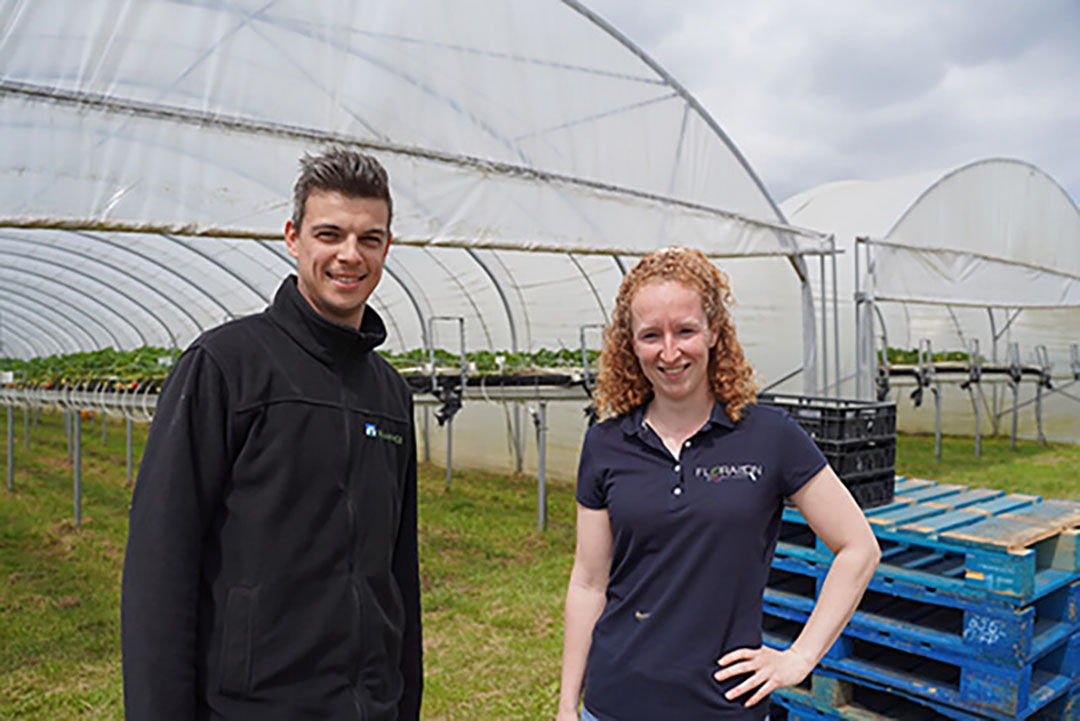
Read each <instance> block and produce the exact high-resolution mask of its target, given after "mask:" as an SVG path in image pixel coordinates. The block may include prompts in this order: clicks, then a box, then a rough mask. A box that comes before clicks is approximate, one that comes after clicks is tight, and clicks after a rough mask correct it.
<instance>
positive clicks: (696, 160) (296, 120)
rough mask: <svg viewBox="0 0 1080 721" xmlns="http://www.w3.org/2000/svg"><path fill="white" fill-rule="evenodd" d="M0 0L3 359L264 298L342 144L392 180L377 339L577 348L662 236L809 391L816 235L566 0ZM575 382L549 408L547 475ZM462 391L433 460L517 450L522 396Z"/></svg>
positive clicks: (492, 460) (750, 343) (185, 335)
mask: <svg viewBox="0 0 1080 721" xmlns="http://www.w3.org/2000/svg"><path fill="white" fill-rule="evenodd" d="M4 16H5V17H6V18H8V21H7V22H6V24H5V26H4V30H3V36H2V39H0V62H2V67H3V68H4V71H3V79H2V81H0V114H2V117H0V122H2V123H3V125H4V126H5V127H6V128H7V130H6V137H7V138H8V142H6V143H5V144H4V148H3V150H0V153H2V158H0V167H2V168H3V175H2V176H0V182H2V183H3V184H4V190H5V192H4V197H5V203H4V210H3V212H2V213H0V241H2V244H0V253H2V254H3V256H4V263H3V265H2V268H3V269H2V270H0V283H2V286H0V318H2V321H0V344H2V345H0V347H2V349H3V350H2V351H0V356H10V357H16V358H30V357H40V356H48V355H52V354H57V353H70V352H73V351H86V350H94V349H100V348H106V347H114V348H123V349H128V348H135V347H140V346H154V347H162V348H166V349H169V348H183V347H184V346H186V344H188V343H189V342H190V341H191V340H192V339H193V338H195V337H196V336H197V335H198V334H199V333H200V332H202V331H204V330H206V329H208V328H210V327H213V326H215V325H217V324H219V323H221V322H222V321H224V320H227V319H229V318H233V317H237V316H241V315H245V314H249V313H253V312H257V311H259V310H261V309H262V308H263V307H265V305H266V304H267V303H268V301H269V299H270V297H271V295H272V294H273V292H274V289H275V288H276V287H277V285H278V283H279V282H280V280H281V278H282V277H283V276H284V275H285V274H287V273H289V272H291V270H292V268H293V261H292V259H291V258H290V257H289V256H288V254H287V252H286V250H285V247H284V243H283V242H281V240H280V239H281V237H282V230H281V229H282V225H283V223H284V220H285V219H286V218H287V217H288V215H289V213H290V211H291V200H290V189H291V184H292V181H293V179H294V178H295V174H296V172H297V160H298V158H299V157H300V156H301V155H302V154H303V153H305V152H308V151H314V150H319V149H321V148H324V147H327V146H330V145H345V146H350V147H356V148H361V149H364V150H366V151H369V152H371V153H373V154H375V155H376V156H377V157H379V158H380V160H381V161H382V162H383V163H384V164H385V165H386V167H387V169H388V171H389V173H390V177H391V185H392V190H393V192H394V194H395V195H394V197H395V207H394V218H393V231H394V248H393V250H392V251H391V253H390V257H389V261H388V263H387V266H386V276H385V277H384V280H383V282H382V283H381V285H380V287H379V288H378V290H377V292H376V296H375V297H374V299H373V304H374V307H375V308H376V309H378V311H379V312H380V313H381V314H382V315H383V317H384V318H386V319H387V324H388V326H389V339H388V342H387V345H386V350H388V351H391V352H398V353H402V352H405V351H410V350H413V351H415V350H416V349H422V350H423V351H424V352H428V351H431V350H434V349H441V350H445V351H447V352H449V353H451V354H460V353H461V352H462V350H464V351H466V352H479V351H484V352H489V353H492V354H495V355H501V356H503V358H504V359H509V360H504V363H509V364H510V365H511V366H512V365H513V364H514V362H515V359H516V358H517V356H518V354H522V353H528V352H535V351H539V350H541V349H548V350H553V351H578V350H579V349H580V348H581V347H582V346H583V345H584V346H587V347H588V348H591V349H596V348H598V347H599V330H600V328H601V327H602V325H603V324H604V323H605V322H606V319H607V310H608V308H609V307H610V304H611V302H612V299H613V297H614V295H615V290H616V289H617V287H618V283H619V282H620V280H621V278H622V275H623V273H624V272H625V271H626V270H627V268H628V267H629V266H630V265H632V264H633V263H634V262H635V257H636V256H640V255H641V254H643V253H646V252H648V251H650V250H653V249H656V248H659V247H664V246H667V245H670V244H673V243H677V244H684V245H689V246H695V247H700V248H703V249H705V250H706V251H707V252H708V254H709V255H710V256H712V257H714V258H715V259H716V260H717V262H718V263H720V264H721V265H722V266H723V267H724V269H725V270H727V271H728V272H729V273H730V275H731V277H732V280H733V285H734V288H735V293H736V297H737V300H738V303H739V305H738V310H737V320H738V322H739V332H740V335H741V337H742V339H743V342H744V345H745V346H746V348H747V350H748V353H749V355H750V359H751V361H752V362H753V363H754V365H755V367H756V368H757V369H758V371H759V372H760V374H761V377H762V380H763V383H764V384H772V383H775V382H776V381H786V382H787V384H786V386H783V387H785V388H792V389H796V390H804V389H805V390H813V389H815V388H816V384H817V382H818V381H817V365H816V359H817V357H818V355H819V352H820V351H819V349H818V347H817V346H818V345H819V344H820V338H819V336H820V334H819V333H817V332H816V331H817V329H816V328H815V319H816V315H815V314H814V312H813V307H812V300H811V298H810V295H809V285H808V277H809V274H810V273H809V270H812V269H814V268H816V267H817V265H818V263H817V262H816V258H820V257H821V254H823V253H827V252H829V245H828V243H827V239H826V237H825V235H824V234H822V233H818V232H814V231H808V230H804V229H799V228H796V227H793V226H791V225H789V224H788V223H786V222H785V220H784V218H783V215H782V214H781V213H780V211H779V209H778V208H777V207H776V206H775V205H774V203H773V202H772V200H771V199H770V198H769V196H768V194H767V193H766V192H765V190H764V188H763V186H762V184H761V182H760V180H759V179H758V178H757V177H756V175H755V174H754V172H753V170H752V169H751V168H750V166H749V165H748V164H747V162H746V161H745V159H744V158H743V157H742V155H741V154H740V153H739V151H738V149H737V148H736V147H735V145H734V144H733V143H732V142H731V140H730V139H729V138H728V137H727V136H726V135H725V134H724V133H723V131H722V130H721V129H720V128H719V126H718V125H717V124H716V122H715V121H714V120H712V118H710V117H709V116H708V115H707V114H706V113H705V112H704V111H703V109H702V108H701V107H700V106H699V105H698V104H697V103H696V102H695V101H694V99H693V98H692V97H690V96H689V94H688V93H687V92H686V91H685V90H684V89H683V87H682V86H681V85H680V84H679V83H678V82H677V81H676V80H675V79H674V78H672V77H671V76H670V75H668V74H667V73H666V72H665V71H664V70H663V69H662V68H660V67H659V66H657V65H656V64H655V63H654V62H652V61H651V60H650V59H648V58H647V57H646V56H645V55H644V54H643V53H642V52H641V51H639V50H638V49H637V48H636V47H635V46H634V45H633V44H632V43H631V42H630V41H629V40H627V39H626V38H625V37H623V36H622V35H620V34H619V33H618V31H616V30H615V29H614V28H612V27H610V26H609V25H607V24H606V23H605V22H604V21H603V20H602V19H600V18H599V17H597V16H596V15H594V14H593V13H591V12H590V11H589V10H587V9H586V8H585V7H583V6H581V5H580V4H579V3H577V2H572V1H566V2H548V3H529V4H516V5H514V6H513V10H512V12H511V10H510V6H508V5H505V4H500V3H494V2H469V3H466V4H464V5H461V4H455V5H454V6H453V8H451V7H450V5H448V4H447V3H443V2H416V3H411V4H410V5H409V11H408V12H405V11H403V10H399V9H398V5H397V4H395V3H382V4H380V5H379V6H378V7H377V8H373V7H372V6H370V5H367V4H366V5H364V6H362V7H361V6H352V5H347V6H337V7H334V8H333V9H331V8H330V7H329V6H327V7H326V8H325V9H323V10H320V11H317V12H313V11H312V10H311V7H310V6H309V5H308V4H306V3H299V2H284V1H282V2H274V3H270V4H268V5H266V6H256V5H253V4H246V3H241V4H228V5H221V4H218V3H202V2H165V1H160V2H150V3H136V4H131V3H122V2H106V1H104V0H103V1H101V2H92V3H81V4H79V5H78V6H77V7H72V6H70V5H69V4H67V3H51V2H8V3H6V7H5V13H4ZM480 17H482V18H483V21H482V22H478V21H477V18H480ZM574 397H575V398H580V401H576V402H574V403H569V404H564V406H565V407H563V408H561V409H560V408H558V407H553V408H552V412H553V414H554V417H553V421H552V423H551V426H552V428H553V429H557V430H554V431H553V432H554V436H553V437H552V439H551V442H552V446H553V448H556V449H557V448H559V447H560V446H561V447H565V449H566V451H567V454H568V455H567V456H566V457H565V458H561V457H560V456H558V455H556V457H555V458H554V459H553V461H554V462H555V463H556V465H557V467H558V469H559V472H560V473H561V474H563V475H566V476H569V475H570V474H572V472H573V464H574V463H575V462H576V461H575V460H574V459H572V458H571V456H572V455H574V454H576V446H577V444H578V443H579V442H580V436H581V433H582V432H583V430H584V427H585V426H584V415H583V414H582V409H583V407H584V405H585V404H586V403H587V395H586V394H585V393H584V390H583V389H581V388H579V390H578V392H577V393H576V394H575V395H574ZM484 398H485V399H487V400H492V399H491V394H490V393H486V394H484ZM466 405H467V407H466V409H465V410H464V411H463V413H462V415H461V416H460V418H461V422H460V423H457V424H456V425H457V426H458V428H459V429H461V432H462V433H463V434H464V435H463V436H462V438H460V439H459V443H458V446H457V449H456V451H455V455H456V456H458V457H459V458H461V459H462V461H463V462H465V463H472V464H479V465H492V464H494V465H495V466H496V467H507V465H508V464H509V465H510V466H511V467H514V468H518V469H520V468H522V464H523V462H526V461H527V459H524V458H523V453H524V452H525V451H524V445H525V444H523V442H522V440H521V439H522V436H523V433H524V431H523V429H522V428H523V427H522V417H523V413H524V411H523V410H522V409H521V406H520V404H512V405H513V407H512V408H510V407H508V406H506V404H504V403H500V402H496V401H492V403H482V404H466ZM485 406H486V407H485ZM534 406H535V403H534ZM560 414H561V415H560ZM471 416H476V417H475V418H472V417H471ZM493 424H494V426H493ZM493 427H494V429H495V430H494V432H495V433H496V434H504V433H505V435H506V438H507V443H506V444H505V447H500V448H498V449H497V452H496V453H495V454H494V455H492V453H493V448H492V444H491V443H490V440H491V437H492V436H491V433H492V432H493V431H492V428H493ZM467 429H472V430H471V432H470V431H469V430H467ZM470 438H473V439H475V441H471V440H470ZM440 442H441V441H440V440H439V439H438V438H435V439H433V440H432V443H433V444H434V445H438V444H439V443H440ZM473 443H475V446H473ZM534 450H535V449H534ZM431 452H440V453H441V448H436V449H434V451H431ZM470 454H476V456H475V457H473V458H472V460H470ZM560 458H561V460H559V459H560ZM527 462H529V463H532V462H534V461H527Z"/></svg>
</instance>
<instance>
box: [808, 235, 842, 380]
mask: <svg viewBox="0 0 1080 721" xmlns="http://www.w3.org/2000/svg"><path fill="white" fill-rule="evenodd" d="M818 266H819V267H820V268H821V295H820V297H821V395H823V396H826V397H827V396H828V395H829V319H828V317H827V316H826V310H827V308H828V305H829V304H828V303H826V302H825V256H824V255H819V256H818ZM811 297H812V296H811ZM837 378H839V376H837Z"/></svg>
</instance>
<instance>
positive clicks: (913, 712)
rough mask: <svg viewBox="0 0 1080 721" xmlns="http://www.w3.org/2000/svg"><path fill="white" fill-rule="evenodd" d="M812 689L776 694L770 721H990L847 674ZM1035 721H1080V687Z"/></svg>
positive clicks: (815, 680) (822, 679)
mask: <svg viewBox="0 0 1080 721" xmlns="http://www.w3.org/2000/svg"><path fill="white" fill-rule="evenodd" d="M811 680H812V681H811V684H810V686H811V688H806V684H803V685H802V686H799V687H794V688H785V689H780V690H778V691H774V692H773V693H772V694H771V696H770V701H771V709H770V712H769V721H832V720H833V719H840V720H842V721H952V720H956V721H984V720H985V719H986V717H985V716H982V715H979V714H972V713H969V712H966V711H963V710H961V709H957V708H952V707H950V706H945V705H943V704H937V703H933V702H928V701H927V700H926V699H916V698H911V697H909V696H906V695H903V694H898V693H895V692H892V690H891V689H884V688H882V687H880V686H878V685H877V684H865V683H862V682H860V681H859V680H858V679H852V678H849V677H846V676H843V675H842V674H840V675H837V676H831V675H826V674H825V673H814V674H813V675H812V676H811ZM1029 721H1080V685H1073V686H1072V687H1071V688H1070V689H1069V690H1068V691H1067V692H1066V693H1064V694H1062V696H1061V697H1060V698H1058V699H1056V700H1054V701H1053V702H1051V703H1049V704H1047V705H1046V706H1045V707H1043V708H1042V709H1040V710H1039V711H1037V712H1036V713H1035V714H1034V715H1033V716H1030V717H1029Z"/></svg>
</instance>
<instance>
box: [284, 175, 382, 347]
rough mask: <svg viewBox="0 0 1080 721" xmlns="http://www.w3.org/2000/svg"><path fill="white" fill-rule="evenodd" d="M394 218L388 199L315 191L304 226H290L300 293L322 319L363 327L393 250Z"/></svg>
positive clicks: (306, 208)
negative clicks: (388, 205) (366, 306)
mask: <svg viewBox="0 0 1080 721" xmlns="http://www.w3.org/2000/svg"><path fill="white" fill-rule="evenodd" d="M389 220H390V209H389V208H388V207H387V205H386V201H385V200H381V199H379V198H353V197H349V196H347V195H342V194H341V193H338V192H335V191H323V190H316V191H314V192H312V193H311V195H309V196H308V198H307V201H306V202H305V203H304V219H303V221H302V224H301V225H302V227H300V228H297V227H296V225H295V224H294V223H293V221H292V220H291V219H290V220H289V221H287V222H286V223H285V244H286V246H287V247H288V248H289V254H290V255H291V256H292V257H294V258H296V266H297V268H296V269H297V276H298V281H297V285H298V286H299V289H300V294H301V295H303V296H304V298H306V299H307V301H308V302H309V303H311V306H312V307H313V308H314V309H315V310H316V311H318V312H319V313H320V314H321V315H323V316H324V317H326V318H329V319H330V320H332V321H336V322H338V323H341V324H342V325H347V326H350V327H353V328H358V327H360V320H361V319H362V318H363V317H364V307H365V305H366V304H367V299H368V296H370V295H371V291H373V290H375V286H376V285H378V284H379V278H381V277H382V269H383V262H384V261H385V260H386V252H387V251H388V250H389V249H390V230H389V227H388V226H389Z"/></svg>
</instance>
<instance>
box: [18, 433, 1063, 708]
mask: <svg viewBox="0 0 1080 721" xmlns="http://www.w3.org/2000/svg"><path fill="white" fill-rule="evenodd" d="M17 418H18V416H17ZM16 428H17V430H19V431H21V423H17V426H16ZM83 432H84V441H83V519H82V520H83V523H82V526H81V527H78V528H77V527H75V526H74V524H73V523H72V521H71V519H72V481H71V467H70V465H69V464H68V463H67V457H66V456H67V449H66V442H65V438H64V432H63V427H62V424H61V420H60V417H59V416H57V415H49V414H43V415H42V416H41V418H40V421H39V425H38V428H37V430H36V431H35V432H34V433H33V434H32V438H31V441H32V442H31V447H30V450H29V451H25V450H23V449H22V443H21V441H22V438H21V433H20V434H17V436H16V439H17V442H16V453H15V462H16V469H17V470H16V477H15V492H14V493H8V492H6V491H4V490H0V719H14V718H18V719H41V720H43V721H44V720H46V719H47V720H48V721H59V720H62V719H76V718H78V719H120V718H122V702H121V683H120V656H119V632H120V629H119V613H118V609H119V602H120V592H119V581H120V569H121V564H122V560H123V549H124V543H125V537H126V532H127V528H126V527H127V504H128V498H129V493H130V489H128V488H126V487H125V482H124V436H123V426H122V425H119V424H115V425H110V427H109V436H108V443H107V444H106V445H104V446H103V445H102V443H101V429H100V423H91V424H84V430H83ZM136 434H137V435H136V445H137V448H141V444H142V440H143V436H144V434H145V427H140V426H136ZM983 448H984V455H983V457H982V458H981V459H976V458H975V457H974V455H973V454H972V441H971V440H970V439H962V438H947V439H945V445H944V451H943V460H942V462H941V463H940V464H935V463H934V461H933V438H932V437H924V436H902V437H901V438H900V440H899V451H898V463H897V466H898V471H899V472H901V473H907V474H909V475H913V476H919V477H924V478H934V479H937V480H941V481H954V482H963V483H967V484H971V485H976V486H986V487H999V488H1005V489H1008V490H1010V491H1023V492H1027V493H1035V494H1040V495H1044V496H1050V497H1070V498H1080V482H1078V479H1080V447H1077V446H1069V445H1051V446H1049V447H1042V446H1039V445H1037V444H1034V443H1031V442H1022V443H1021V444H1020V447H1019V449H1018V450H1017V451H1015V452H1014V451H1011V450H1010V449H1009V448H1008V440H1007V439H986V440H985V442H984V446H983ZM4 452H5V448H4V446H3V445H2V444H0V459H2V460H0V469H2V468H5V467H6V466H5V465H4V464H5V463H6V459H5V456H4ZM535 483H536V482H535V479H532V478H528V477H521V478H509V479H508V478H505V477H499V476H494V475H489V474H483V473H464V474H457V475H455V477H454V480H453V485H452V488H451V489H450V490H447V489H446V488H445V483H444V473H443V471H442V470H441V469H438V468H435V467H427V468H422V469H421V477H420V553H421V559H420V562H421V575H422V583H423V593H424V596H423V603H424V623H425V626H424V634H425V648H426V657H425V662H426V674H425V675H426V681H425V683H426V691H425V696H424V718H425V719H428V720H430V721H435V720H436V719H446V720H448V721H449V720H451V719H455V720H456V719H469V720H474V719H543V718H551V716H552V713H553V711H554V708H555V701H556V696H557V692H558V688H557V686H558V665H559V652H560V648H561V627H562V622H561V615H562V596H563V593H564V591H565V584H566V578H567V575H568V574H569V570H570V562H571V556H572V553H573V513H574V501H573V490H572V488H571V487H570V486H569V485H567V484H553V485H552V487H551V488H550V490H549V528H548V531H547V532H546V533H538V532H537V531H536V520H535V519H536V516H535V514H536V505H535V504H536V500H535V499H536V491H535Z"/></svg>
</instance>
